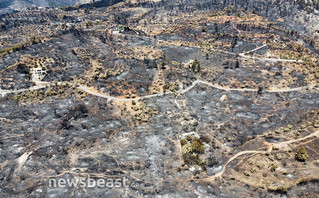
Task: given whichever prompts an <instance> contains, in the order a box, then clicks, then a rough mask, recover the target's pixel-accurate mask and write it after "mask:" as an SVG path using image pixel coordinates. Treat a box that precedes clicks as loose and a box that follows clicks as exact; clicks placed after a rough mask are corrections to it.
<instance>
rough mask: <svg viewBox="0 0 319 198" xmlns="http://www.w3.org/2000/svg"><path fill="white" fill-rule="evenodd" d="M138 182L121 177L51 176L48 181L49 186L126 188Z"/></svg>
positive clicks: (135, 185) (134, 185)
mask: <svg viewBox="0 0 319 198" xmlns="http://www.w3.org/2000/svg"><path fill="white" fill-rule="evenodd" d="M138 186H139V184H138V183H134V182H130V181H129V180H128V179H127V178H126V177H123V178H107V179H105V178H94V179H93V178H91V177H90V176H88V177H86V178H51V179H49V181H48V187H49V188H76V187H80V188H95V187H98V188H127V187H138Z"/></svg>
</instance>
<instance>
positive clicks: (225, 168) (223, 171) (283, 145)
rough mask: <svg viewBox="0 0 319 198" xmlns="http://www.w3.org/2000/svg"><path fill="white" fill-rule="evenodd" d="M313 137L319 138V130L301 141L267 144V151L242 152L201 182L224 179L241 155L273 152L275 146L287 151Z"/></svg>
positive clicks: (300, 139)
mask: <svg viewBox="0 0 319 198" xmlns="http://www.w3.org/2000/svg"><path fill="white" fill-rule="evenodd" d="M311 137H317V138H319V130H318V131H315V132H314V133H311V134H310V135H307V136H305V137H302V138H299V139H295V140H288V141H284V142H279V143H272V144H271V143H269V142H266V143H267V145H268V149H267V151H257V150H248V151H241V152H239V153H237V154H235V155H234V156H232V157H231V158H230V159H229V160H228V161H227V162H226V163H225V164H224V166H223V169H222V170H221V171H220V172H219V173H216V174H215V175H213V176H210V177H207V178H205V179H201V181H208V182H213V181H214V180H216V179H217V178H222V175H223V174H224V173H225V172H226V170H227V166H228V164H229V163H230V162H232V161H234V160H235V159H236V158H238V157H239V156H241V155H245V154H257V153H267V152H271V149H272V147H273V146H277V147H278V148H279V149H287V148H288V145H289V144H292V143H295V142H299V141H302V140H306V139H308V138H311Z"/></svg>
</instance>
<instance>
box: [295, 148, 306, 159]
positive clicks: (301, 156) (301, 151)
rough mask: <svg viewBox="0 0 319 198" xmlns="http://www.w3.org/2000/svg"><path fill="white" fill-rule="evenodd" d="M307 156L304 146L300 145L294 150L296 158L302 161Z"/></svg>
mask: <svg viewBox="0 0 319 198" xmlns="http://www.w3.org/2000/svg"><path fill="white" fill-rule="evenodd" d="M307 157H308V153H307V150H306V148H305V147H303V146H302V147H300V148H299V149H298V150H297V152H296V160H298V161H301V162H304V161H306V159H307Z"/></svg>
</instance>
